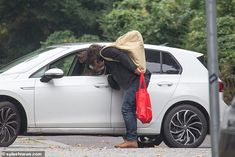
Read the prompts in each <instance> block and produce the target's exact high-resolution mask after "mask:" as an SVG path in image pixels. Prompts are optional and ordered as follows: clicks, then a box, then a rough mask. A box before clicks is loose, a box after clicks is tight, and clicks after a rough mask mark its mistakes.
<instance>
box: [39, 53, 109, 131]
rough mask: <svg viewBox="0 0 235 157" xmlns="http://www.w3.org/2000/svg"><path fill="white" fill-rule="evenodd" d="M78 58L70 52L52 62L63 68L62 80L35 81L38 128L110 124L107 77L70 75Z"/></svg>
mask: <svg viewBox="0 0 235 157" xmlns="http://www.w3.org/2000/svg"><path fill="white" fill-rule="evenodd" d="M75 61H77V60H76V55H69V56H66V57H63V58H61V59H59V60H58V61H56V62H55V63H53V64H51V65H49V67H57V68H60V69H62V70H63V71H64V74H65V76H64V77H62V78H60V79H53V80H51V81H49V82H47V83H44V82H41V81H40V78H38V79H37V80H36V84H35V121H36V127H46V128H52V127H53V128H103V127H110V104H111V91H110V88H109V87H108V83H107V79H106V76H105V75H99V76H92V75H90V76H81V75H80V76H70V75H71V74H72V73H71V72H70V71H71V68H74V65H75V64H74V62H75ZM74 69H75V68H74ZM39 73H40V72H39ZM73 74H74V73H73Z"/></svg>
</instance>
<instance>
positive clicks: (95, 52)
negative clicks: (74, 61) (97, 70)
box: [87, 44, 104, 65]
mask: <svg viewBox="0 0 235 157" xmlns="http://www.w3.org/2000/svg"><path fill="white" fill-rule="evenodd" d="M102 48H103V46H101V45H98V44H92V45H91V46H90V47H89V48H88V49H87V57H88V60H87V61H88V64H91V65H92V64H93V63H94V61H95V60H97V61H103V60H104V59H103V58H102V57H101V56H100V51H101V49H102Z"/></svg>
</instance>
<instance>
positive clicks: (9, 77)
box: [0, 73, 20, 81]
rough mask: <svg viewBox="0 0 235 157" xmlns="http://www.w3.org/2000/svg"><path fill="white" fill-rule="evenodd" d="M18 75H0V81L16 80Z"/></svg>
mask: <svg viewBox="0 0 235 157" xmlns="http://www.w3.org/2000/svg"><path fill="white" fill-rule="evenodd" d="M19 75H20V73H13V74H4V73H2V74H0V81H9V80H13V79H16V78H17V77H18V76H19Z"/></svg>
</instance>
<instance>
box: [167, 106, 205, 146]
mask: <svg viewBox="0 0 235 157" xmlns="http://www.w3.org/2000/svg"><path fill="white" fill-rule="evenodd" d="M207 128H208V124H207V121H206V118H205V116H204V114H203V113H202V112H201V111H200V110H199V109H198V108H197V107H195V106H192V105H190V104H184V105H180V106H176V107H174V108H173V109H172V110H170V112H168V113H167V115H166V117H165V120H164V124H163V133H164V142H165V144H166V145H168V146H169V147H176V148H177V147H181V148H195V147H198V146H199V145H200V144H201V143H202V142H203V141H204V139H205V137H206V134H207Z"/></svg>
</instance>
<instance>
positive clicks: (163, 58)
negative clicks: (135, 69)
mask: <svg viewBox="0 0 235 157" xmlns="http://www.w3.org/2000/svg"><path fill="white" fill-rule="evenodd" d="M145 55H146V62H147V63H146V64H147V68H148V70H149V71H150V72H151V73H153V74H154V73H157V74H179V73H180V72H181V67H180V65H179V64H178V62H177V61H176V60H175V59H174V57H173V56H172V55H171V54H169V53H167V52H162V51H156V50H151V49H146V50H145Z"/></svg>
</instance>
